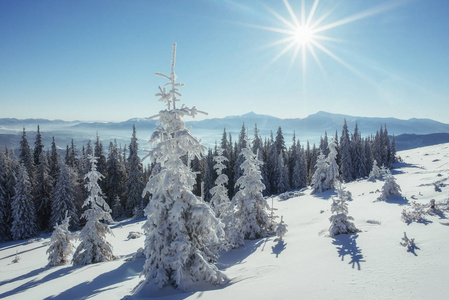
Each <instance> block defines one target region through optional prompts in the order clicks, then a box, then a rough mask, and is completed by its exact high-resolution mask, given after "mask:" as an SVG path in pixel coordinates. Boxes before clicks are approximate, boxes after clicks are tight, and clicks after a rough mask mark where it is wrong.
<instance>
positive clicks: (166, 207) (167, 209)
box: [143, 44, 226, 288]
mask: <svg viewBox="0 0 449 300" xmlns="http://www.w3.org/2000/svg"><path fill="white" fill-rule="evenodd" d="M175 53H176V44H174V45H173V56H172V66H171V74H170V76H167V75H164V74H160V73H156V75H159V76H162V77H164V78H166V79H168V81H169V82H168V83H167V84H166V86H169V90H167V89H166V87H159V89H160V93H158V94H156V96H158V97H160V99H159V101H163V102H165V104H166V105H167V109H165V110H162V111H160V112H159V114H158V115H157V116H154V117H152V118H156V117H159V122H158V124H159V125H160V127H158V128H157V129H156V131H155V132H154V133H153V135H152V137H151V140H150V142H151V143H154V144H156V145H155V147H154V148H153V149H152V151H151V152H150V153H149V155H150V156H151V157H152V159H154V160H155V161H156V163H159V164H160V166H161V169H160V171H159V172H158V173H157V174H155V175H152V176H151V177H150V179H149V180H148V183H147V185H146V187H145V190H144V193H150V194H151V195H152V198H151V200H150V202H149V204H148V206H147V207H146V208H145V215H146V216H147V221H146V222H145V224H144V225H143V229H144V231H145V235H146V238H145V250H144V251H145V255H146V261H145V265H144V267H143V275H144V276H145V278H146V282H151V283H153V284H156V285H158V286H159V287H162V286H165V285H173V286H175V287H178V288H184V287H186V286H187V285H188V284H190V283H191V282H194V281H206V282H209V283H212V284H221V283H223V282H224V281H225V280H226V276H225V275H224V274H223V273H222V272H220V270H218V268H217V267H216V266H215V265H214V262H216V260H217V259H218V251H217V249H218V247H217V244H220V243H222V242H223V240H224V238H225V235H224V230H223V224H222V223H221V222H220V221H219V220H218V219H217V218H216V217H215V214H214V211H213V210H212V209H211V208H210V206H209V205H208V204H206V203H205V202H203V201H201V199H200V198H199V197H197V196H195V195H194V194H193V192H192V190H193V187H194V184H195V178H196V175H195V174H194V173H193V172H192V171H191V168H190V161H191V160H192V159H193V158H194V157H197V158H200V157H201V156H202V155H204V152H205V147H204V146H202V145H201V143H200V142H199V141H198V140H197V139H196V138H195V137H194V136H193V135H192V134H191V133H190V131H189V130H188V129H187V128H186V127H185V122H184V121H183V120H182V119H183V117H186V116H189V117H195V115H196V114H197V113H198V112H199V111H198V110H197V109H196V108H195V107H193V108H188V107H185V106H181V107H180V108H178V106H177V102H178V101H180V99H179V96H181V94H180V93H179V87H180V86H182V85H183V84H181V83H177V82H176V75H175V72H174V66H175ZM183 157H186V158H187V164H186V163H184V162H183V160H182V158H183Z"/></svg>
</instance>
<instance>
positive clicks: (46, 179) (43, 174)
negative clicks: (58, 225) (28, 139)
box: [33, 151, 54, 231]
mask: <svg viewBox="0 0 449 300" xmlns="http://www.w3.org/2000/svg"><path fill="white" fill-rule="evenodd" d="M53 185H54V181H53V178H52V177H51V176H50V167H49V165H48V161H47V156H46V154H45V151H40V155H39V159H38V165H36V184H35V185H34V188H33V195H34V204H35V206H36V219H37V222H38V226H39V230H41V231H46V230H49V229H50V228H51V227H50V216H51V199H52V190H53Z"/></svg>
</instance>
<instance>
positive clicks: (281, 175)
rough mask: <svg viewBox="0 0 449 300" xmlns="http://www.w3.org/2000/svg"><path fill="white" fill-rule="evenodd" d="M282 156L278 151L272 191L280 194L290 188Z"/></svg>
mask: <svg viewBox="0 0 449 300" xmlns="http://www.w3.org/2000/svg"><path fill="white" fill-rule="evenodd" d="M284 161H285V160H284V157H283V154H282V152H281V153H279V155H278V157H277V160H276V164H275V169H274V180H275V181H274V182H273V183H274V192H275V193H276V194H281V193H284V192H286V191H287V190H289V189H290V185H289V179H288V168H287V166H286V165H285V164H284Z"/></svg>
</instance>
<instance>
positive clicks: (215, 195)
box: [210, 148, 243, 248]
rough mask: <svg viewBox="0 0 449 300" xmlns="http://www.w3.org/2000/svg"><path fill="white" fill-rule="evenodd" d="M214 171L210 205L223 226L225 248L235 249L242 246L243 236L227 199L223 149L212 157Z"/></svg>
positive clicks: (226, 178) (226, 177)
mask: <svg viewBox="0 0 449 300" xmlns="http://www.w3.org/2000/svg"><path fill="white" fill-rule="evenodd" d="M214 161H215V165H214V169H215V171H216V173H217V179H216V180H215V186H214V187H213V188H212V189H211V190H210V193H211V195H212V198H211V200H210V204H211V206H212V209H213V210H214V211H215V216H216V217H217V218H218V219H220V220H221V221H222V222H223V224H224V225H225V227H224V231H225V234H226V241H227V244H228V245H226V248H228V247H230V248H236V247H239V246H242V245H243V234H242V232H241V231H240V230H239V228H238V226H237V224H236V222H235V215H234V207H233V205H231V201H230V200H229V197H228V189H227V187H226V186H227V184H228V176H226V174H224V173H223V170H224V169H225V168H226V166H225V162H226V161H227V158H226V157H224V156H223V149H222V148H218V149H217V155H216V156H215V157H214Z"/></svg>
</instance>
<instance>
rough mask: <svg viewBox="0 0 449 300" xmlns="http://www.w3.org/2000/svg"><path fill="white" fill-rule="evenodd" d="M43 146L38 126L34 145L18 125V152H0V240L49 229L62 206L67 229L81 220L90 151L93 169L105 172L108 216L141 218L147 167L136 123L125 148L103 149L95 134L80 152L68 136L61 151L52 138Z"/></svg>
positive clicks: (103, 183)
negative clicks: (19, 140)
mask: <svg viewBox="0 0 449 300" xmlns="http://www.w3.org/2000/svg"><path fill="white" fill-rule="evenodd" d="M44 148H45V146H44V145H43V143H42V136H41V133H40V128H39V126H38V128H37V133H36V140H35V143H34V148H32V147H30V145H29V143H28V139H27V135H26V130H25V129H23V135H22V140H21V143H20V148H19V151H18V152H19V153H18V155H16V154H15V153H14V151H13V150H11V149H8V148H5V149H4V150H3V151H0V240H9V239H14V240H18V239H26V238H30V237H33V236H35V235H36V234H38V233H39V232H42V231H44V232H45V231H50V230H51V229H52V228H53V227H54V226H55V225H56V224H58V223H61V222H62V220H63V219H64V216H65V213H66V211H67V213H68V216H69V217H70V227H71V228H72V229H73V228H77V227H78V226H80V225H83V224H80V222H83V221H84V220H83V219H81V218H80V217H81V215H82V214H83V211H84V209H83V208H82V205H83V202H84V200H85V199H86V197H87V192H88V191H87V189H86V187H85V179H84V177H85V175H86V174H87V173H88V172H89V171H90V164H89V160H88V156H89V155H94V156H95V157H97V158H98V162H97V168H98V172H100V174H101V175H102V176H103V177H104V179H103V180H102V181H101V182H100V188H101V190H102V193H103V194H104V197H105V199H106V203H107V204H108V205H109V206H110V207H111V208H112V215H113V217H114V218H115V219H117V218H121V217H131V216H137V217H143V209H144V207H145V206H146V204H147V203H148V198H143V197H142V191H143V189H144V185H145V184H144V182H145V181H146V180H147V178H148V176H149V175H148V174H149V172H150V171H149V170H144V169H143V166H142V162H141V160H140V158H139V156H138V153H137V152H138V144H137V138H136V130H135V127H133V134H132V138H131V143H130V145H129V147H126V146H125V147H124V148H121V147H119V146H117V142H111V143H110V144H109V151H108V154H105V150H104V148H103V144H102V142H101V140H100V138H99V137H98V136H97V139H96V142H95V143H94V145H92V143H91V142H90V141H89V142H88V144H87V145H86V146H83V147H82V150H81V151H78V150H77V149H76V146H75V143H74V142H73V140H72V144H71V145H70V146H67V149H66V152H65V156H64V154H61V152H59V151H58V148H57V146H56V142H55V139H54V138H53V142H52V144H51V146H50V149H49V150H47V151H46V150H44ZM127 150H129V151H127ZM127 152H128V153H127Z"/></svg>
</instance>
